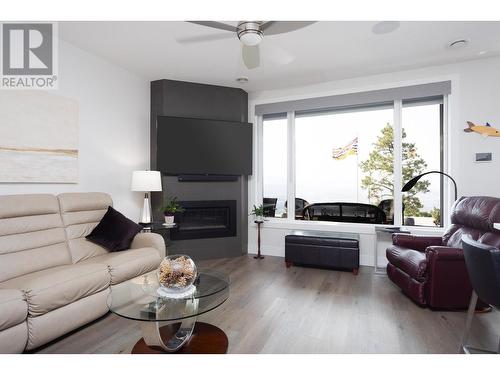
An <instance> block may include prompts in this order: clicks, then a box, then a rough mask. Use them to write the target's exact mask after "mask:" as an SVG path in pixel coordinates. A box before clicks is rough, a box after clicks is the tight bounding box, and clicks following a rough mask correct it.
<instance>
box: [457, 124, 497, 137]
mask: <svg viewBox="0 0 500 375" xmlns="http://www.w3.org/2000/svg"><path fill="white" fill-rule="evenodd" d="M467 125H469V127H468V128H465V129H464V132H466V133H472V132H475V133H478V134H481V135H482V136H483V137H484V138H487V137H500V131H499V130H497V129H495V128H494V127H493V126H491V125H490V124H489V123H486V125H476V124H474V123H473V122H470V121H467Z"/></svg>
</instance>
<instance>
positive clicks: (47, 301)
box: [0, 264, 110, 317]
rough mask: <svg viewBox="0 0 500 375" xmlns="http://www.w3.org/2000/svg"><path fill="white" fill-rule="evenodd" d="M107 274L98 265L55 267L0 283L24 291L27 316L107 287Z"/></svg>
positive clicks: (53, 308)
mask: <svg viewBox="0 0 500 375" xmlns="http://www.w3.org/2000/svg"><path fill="white" fill-rule="evenodd" d="M109 283H110V276H109V271H108V269H107V267H106V266H105V265H102V264H73V265H68V266H59V267H54V268H49V269H46V270H42V271H38V272H33V273H31V274H28V275H24V276H20V277H16V278H14V279H10V280H7V281H5V282H3V283H1V284H0V288H15V289H20V290H22V291H23V292H24V294H25V298H26V300H27V302H28V314H29V316H31V317H34V316H38V315H42V314H45V313H47V312H49V311H52V310H55V309H57V308H59V307H62V306H65V305H68V304H70V303H72V302H75V301H77V300H79V299H81V298H84V297H87V296H90V295H92V294H95V293H97V292H100V291H101V290H104V289H106V288H108V287H109Z"/></svg>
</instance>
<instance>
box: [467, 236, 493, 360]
mask: <svg viewBox="0 0 500 375" xmlns="http://www.w3.org/2000/svg"><path fill="white" fill-rule="evenodd" d="M462 246H463V251H464V257H465V264H466V266H467V272H468V273H469V278H470V282H471V284H472V289H473V291H472V297H471V299H470V304H469V310H468V312H467V320H466V323H465V331H464V334H463V337H462V343H461V345H460V349H459V350H460V352H464V353H467V354H470V353H471V350H472V351H473V352H483V353H500V341H499V343H498V348H497V351H496V352H492V351H488V350H483V349H478V348H472V347H469V346H468V345H467V339H468V338H469V332H470V328H471V325H472V319H473V317H474V312H475V308H476V303H477V300H478V298H480V299H481V300H482V301H484V302H485V303H487V304H489V305H491V306H492V307H493V308H497V309H500V250H499V249H497V248H496V247H494V246H489V245H484V244H482V243H479V242H476V241H474V240H472V239H471V238H470V237H469V236H463V237H462Z"/></svg>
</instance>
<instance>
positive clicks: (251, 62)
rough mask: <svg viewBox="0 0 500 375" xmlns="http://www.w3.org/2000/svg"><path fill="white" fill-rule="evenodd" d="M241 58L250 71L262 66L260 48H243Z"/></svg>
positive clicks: (243, 46) (244, 46)
mask: <svg viewBox="0 0 500 375" xmlns="http://www.w3.org/2000/svg"><path fill="white" fill-rule="evenodd" d="M241 57H242V58H243V63H244V64H245V66H246V67H247V68H248V69H255V68H258V67H259V65H260V50H259V46H258V45H257V46H246V45H244V44H243V45H242V46H241Z"/></svg>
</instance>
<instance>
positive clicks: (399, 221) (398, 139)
mask: <svg viewBox="0 0 500 375" xmlns="http://www.w3.org/2000/svg"><path fill="white" fill-rule="evenodd" d="M402 110H403V102H402V101H401V100H395V101H394V129H393V130H394V164H393V168H394V225H397V226H399V225H403V195H402V193H401V188H402V187H403V181H402V167H403V150H402V139H403V124H402Z"/></svg>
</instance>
